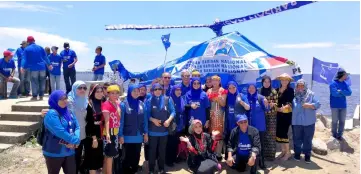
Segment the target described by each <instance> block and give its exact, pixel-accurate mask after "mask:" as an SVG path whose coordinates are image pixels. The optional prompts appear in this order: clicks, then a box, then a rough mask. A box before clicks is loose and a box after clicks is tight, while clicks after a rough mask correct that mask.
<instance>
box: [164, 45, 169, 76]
mask: <svg viewBox="0 0 361 174" xmlns="http://www.w3.org/2000/svg"><path fill="white" fill-rule="evenodd" d="M167 53H168V49H166V50H165V56H164V62H163V66H164V69H163V73H165V61H166V60H167Z"/></svg>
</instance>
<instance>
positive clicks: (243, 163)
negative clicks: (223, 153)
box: [232, 155, 257, 174]
mask: <svg viewBox="0 0 361 174" xmlns="http://www.w3.org/2000/svg"><path fill="white" fill-rule="evenodd" d="M250 157H251V156H247V157H244V156H239V155H233V159H234V161H235V164H233V166H232V168H233V169H236V170H237V171H238V172H244V171H245V170H246V167H247V165H248V164H247V163H248V160H249V158H250ZM250 167H251V170H250V174H256V173H257V159H256V162H255V164H254V165H253V166H250Z"/></svg>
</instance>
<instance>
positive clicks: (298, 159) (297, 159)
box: [293, 154, 301, 161]
mask: <svg viewBox="0 0 361 174" xmlns="http://www.w3.org/2000/svg"><path fill="white" fill-rule="evenodd" d="M293 159H294V160H296V161H300V160H301V155H296V154H295V155H293Z"/></svg>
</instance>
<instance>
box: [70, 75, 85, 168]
mask: <svg viewBox="0 0 361 174" xmlns="http://www.w3.org/2000/svg"><path fill="white" fill-rule="evenodd" d="M86 91H87V87H86V85H85V82H83V81H76V82H75V83H74V85H73V86H72V90H71V91H70V93H69V94H68V102H69V106H68V108H69V111H70V112H71V113H72V114H73V115H74V116H75V117H76V119H77V120H78V123H79V127H80V140H81V142H80V145H79V146H78V147H77V148H76V150H75V160H76V171H77V173H78V172H79V171H82V170H81V166H80V165H81V159H82V153H83V147H84V144H85V142H86V139H85V138H86V133H85V126H86V121H85V118H86V114H87V107H88V98H87V96H86V93H85V92H86ZM81 173H82V172H81Z"/></svg>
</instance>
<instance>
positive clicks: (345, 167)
mask: <svg viewBox="0 0 361 174" xmlns="http://www.w3.org/2000/svg"><path fill="white" fill-rule="evenodd" d="M321 120H322V121H321ZM329 123H330V122H329V120H327V119H325V118H320V119H319V120H318V121H317V123H316V133H315V138H314V143H313V144H314V153H313V156H312V161H313V162H312V163H311V164H306V163H305V162H304V161H303V160H301V161H299V162H297V161H295V160H292V159H290V160H288V161H274V162H267V165H268V170H267V171H262V170H259V173H261V174H267V173H269V174H276V173H281V172H282V173H283V174H296V173H297V174H306V173H307V174H309V173H315V174H316V173H322V174H357V173H360V161H359V160H360V129H359V128H354V129H353V130H351V131H346V132H345V134H344V140H343V141H341V142H339V141H337V140H333V139H332V138H330V135H331V134H330V129H329V127H330V125H329ZM331 149H332V150H331ZM278 153H279V152H278ZM320 154H323V155H320ZM143 161H144V158H143V156H142V157H141V162H140V164H141V165H142V164H143ZM222 165H223V166H224V170H223V171H222V172H221V173H222V174H225V173H236V172H234V171H232V170H231V169H229V168H228V167H226V165H225V163H223V164H222ZM168 172H169V173H172V174H186V173H190V172H189V171H188V170H187V167H186V164H185V163H181V164H177V165H176V166H175V167H173V168H172V169H168ZM0 173H1V174H46V173H47V172H46V166H45V161H44V158H43V156H42V153H41V147H39V146H37V145H36V144H35V143H32V142H27V143H26V144H25V145H22V146H15V147H13V148H11V149H8V150H6V151H4V152H2V153H0ZM143 173H145V172H143Z"/></svg>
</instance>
